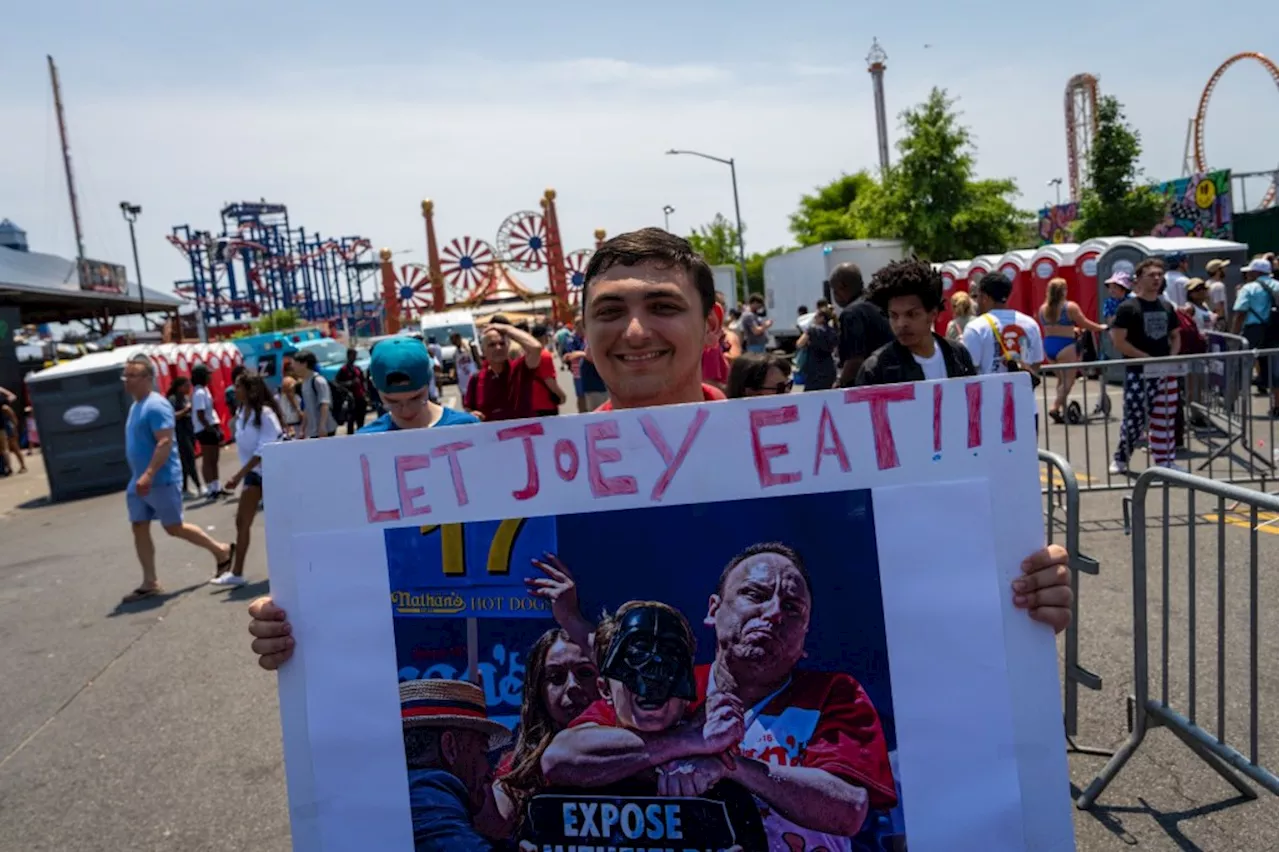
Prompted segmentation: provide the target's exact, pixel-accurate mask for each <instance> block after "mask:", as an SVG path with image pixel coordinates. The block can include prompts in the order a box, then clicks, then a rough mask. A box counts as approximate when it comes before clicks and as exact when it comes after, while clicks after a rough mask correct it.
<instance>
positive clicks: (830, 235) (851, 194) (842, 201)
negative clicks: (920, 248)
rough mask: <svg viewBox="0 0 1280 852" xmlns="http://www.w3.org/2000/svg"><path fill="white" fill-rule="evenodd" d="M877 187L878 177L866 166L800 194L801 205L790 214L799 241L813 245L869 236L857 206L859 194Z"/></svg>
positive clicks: (873, 190)
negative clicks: (809, 191) (861, 169)
mask: <svg viewBox="0 0 1280 852" xmlns="http://www.w3.org/2000/svg"><path fill="white" fill-rule="evenodd" d="M878 189H879V181H877V180H876V179H875V178H874V177H872V176H871V175H870V174H868V173H867V172H866V171H865V170H864V171H860V172H854V173H853V174H851V175H841V176H840V177H838V178H836V179H835V180H834V181H832V182H831V183H829V184H827V185H826V186H819V187H816V188H815V189H814V192H813V194H812V195H802V196H800V207H799V209H797V210H796V212H795V213H792V214H791V233H792V234H794V235H795V238H796V242H798V243H799V244H800V245H802V246H811V245H815V244H817V243H825V242H830V241H832V240H854V239H858V238H860V237H866V234H865V233H862V231H864V230H865V228H860V219H859V218H858V217H857V216H855V214H854V207H855V205H856V203H857V202H858V200H859V199H860V198H862V197H863V196H865V195H867V194H868V193H874V192H876V191H877V190H878Z"/></svg>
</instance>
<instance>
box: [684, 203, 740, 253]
mask: <svg viewBox="0 0 1280 852" xmlns="http://www.w3.org/2000/svg"><path fill="white" fill-rule="evenodd" d="M746 230H747V229H746V228H745V227H744V228H743V229H742V231H743V233H744V234H745V233H746ZM689 243H690V245H692V246H693V248H694V250H695V251H696V252H697V253H698V254H700V255H702V257H703V259H705V260H706V261H707V263H709V264H711V265H712V266H720V265H721V264H731V265H733V266H737V265H738V229H737V228H735V227H733V225H732V224H730V222H729V220H728V219H727V218H725V216H724V215H723V214H720V213H717V214H716V217H715V218H714V219H712V220H711V221H710V222H709V223H708V224H706V225H703V226H702V227H700V228H695V229H694V230H693V232H692V233H690V234H689Z"/></svg>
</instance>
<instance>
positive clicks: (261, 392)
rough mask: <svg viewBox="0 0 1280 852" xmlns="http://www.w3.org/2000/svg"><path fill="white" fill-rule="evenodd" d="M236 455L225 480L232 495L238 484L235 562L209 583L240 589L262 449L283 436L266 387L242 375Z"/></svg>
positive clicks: (257, 379)
mask: <svg viewBox="0 0 1280 852" xmlns="http://www.w3.org/2000/svg"><path fill="white" fill-rule="evenodd" d="M235 391H236V402H237V403H238V405H237V414H236V451H237V452H238V453H239V454H240V469H239V470H238V471H236V473H235V475H234V476H232V477H231V478H230V479H228V480H227V490H228V491H232V490H234V489H235V487H236V486H237V485H239V484H240V483H241V482H243V483H244V487H243V488H241V489H240V501H239V502H238V503H237V504H236V543H235V544H234V545H232V551H231V552H232V555H234V556H235V562H234V564H233V565H232V566H231V570H230V571H227V572H226V573H225V574H222V575H220V576H218V577H214V578H213V579H212V580H210V581H209V582H211V583H214V584H216V585H219V586H243V585H244V584H245V579H244V557H245V554H247V553H248V552H249V531H250V529H251V528H252V527H253V517H254V515H256V514H257V512H258V504H259V503H261V502H262V468H261V462H262V448H263V447H265V446H266V445H267V444H271V443H274V442H275V441H279V440H280V438H281V436H282V435H283V433H284V427H283V425H281V424H282V421H283V419H284V418H283V416H282V415H281V414H280V406H278V405H277V404H276V401H275V400H274V399H272V397H271V391H269V390H268V389H267V383H266V382H264V381H263V380H262V377H261V376H259V375H256V374H254V373H249V372H244V373H241V374H240V376H239V377H238V378H237V379H236V385H235Z"/></svg>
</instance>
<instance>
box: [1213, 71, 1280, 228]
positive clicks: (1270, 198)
mask: <svg viewBox="0 0 1280 852" xmlns="http://www.w3.org/2000/svg"><path fill="white" fill-rule="evenodd" d="M1242 59H1252V60H1254V61H1255V62H1257V63H1258V64H1260V65H1261V66H1262V67H1263V68H1266V69H1267V71H1268V72H1270V74H1271V79H1272V80H1273V81H1275V83H1276V86H1277V87H1280V69H1278V68H1276V64H1275V63H1274V62H1272V61H1271V60H1270V59H1268V58H1267V57H1266V56H1263V55H1262V54H1261V53H1237V54H1236V55H1235V56H1232V57H1231V58H1230V59H1228V60H1227V61H1226V62H1224V63H1222V64H1221V65H1219V66H1218V70H1216V71H1214V72H1213V76H1211V77H1210V78H1209V82H1208V83H1206V84H1205V87H1204V91H1203V92H1202V93H1201V94H1200V104H1199V106H1197V107H1196V117H1195V128H1194V130H1195V138H1196V147H1195V152H1196V171H1197V172H1201V173H1203V172H1207V171H1209V168H1208V158H1207V157H1205V153H1204V124H1205V115H1206V113H1207V112H1208V111H1209V98H1210V97H1211V96H1212V95H1213V90H1214V88H1215V87H1216V86H1217V85H1218V80H1220V79H1222V75H1223V74H1225V73H1226V71H1227V69H1228V68H1230V67H1231V66H1232V65H1235V64H1236V63H1237V62H1239V61H1241V60H1242ZM1277 189H1280V187H1277V185H1276V177H1275V176H1273V177H1272V178H1271V185H1270V186H1269V187H1267V194H1266V195H1265V196H1264V197H1263V199H1262V203H1261V204H1259V205H1258V209H1259V210H1262V209H1264V208H1267V207H1270V206H1271V204H1272V203H1273V202H1274V201H1275V200H1276V194H1277Z"/></svg>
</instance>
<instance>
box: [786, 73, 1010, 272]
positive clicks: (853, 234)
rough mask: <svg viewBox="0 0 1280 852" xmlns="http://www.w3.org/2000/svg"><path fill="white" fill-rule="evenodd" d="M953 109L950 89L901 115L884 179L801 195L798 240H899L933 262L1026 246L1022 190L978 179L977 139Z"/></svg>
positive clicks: (850, 180)
mask: <svg viewBox="0 0 1280 852" xmlns="http://www.w3.org/2000/svg"><path fill="white" fill-rule="evenodd" d="M954 106H955V101H953V100H952V99H950V98H948V97H947V95H946V92H945V91H943V90H941V89H934V90H933V91H932V92H930V93H929V98H928V100H926V101H925V102H924V103H923V104H920V105H919V106H917V107H914V108H912V109H909V110H906V111H905V112H903V113H902V116H901V118H902V126H903V131H904V132H903V137H902V138H901V139H900V140H899V141H898V144H897V148H898V154H899V157H898V162H897V163H896V164H894V165H893V166H891V167H890V168H889V169H888V171H887V173H886V174H885V175H884V176H883V180H882V181H879V182H877V181H875V180H874V179H872V178H871V177H870V176H868V175H867V174H866V173H865V172H858V173H857V174H854V175H844V176H842V177H840V178H839V179H837V180H836V181H834V182H833V183H831V184H829V185H827V186H825V187H819V188H818V190H817V192H816V194H814V195H811V196H805V197H804V198H802V199H801V202H800V209H799V210H797V212H796V214H795V215H793V216H792V217H791V229H792V233H794V234H795V235H796V239H797V241H798V242H800V244H801V245H811V244H813V243H820V242H825V241H827V240H830V239H870V238H887V239H901V240H905V241H906V242H907V244H908V245H909V246H910V247H911V249H912V251H914V252H915V253H916V255H917V256H919V257H920V258H922V259H925V260H934V261H944V260H950V259H952V258H964V257H974V256H975V255H979V254H989V253H996V252H1003V251H1005V250H1007V249H1009V248H1011V247H1013V246H1015V245H1018V244H1020V243H1021V242H1022V241H1023V237H1024V234H1025V233H1026V227H1027V223H1028V222H1030V221H1031V219H1032V214H1031V213H1030V212H1028V211H1023V210H1020V209H1018V207H1017V205H1015V204H1014V203H1013V198H1014V197H1015V196H1016V195H1017V191H1018V190H1017V185H1016V184H1015V183H1014V182H1013V181H1012V180H1008V179H1005V180H975V179H974V174H973V172H974V153H973V141H972V137H971V134H970V132H969V128H968V127H966V126H964V125H963V124H962V123H961V122H960V115H959V113H958V112H956V111H955V109H954ZM846 202H847V203H846ZM842 204H843V205H844V206H843V207H841V205H842ZM833 214H834V215H833Z"/></svg>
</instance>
